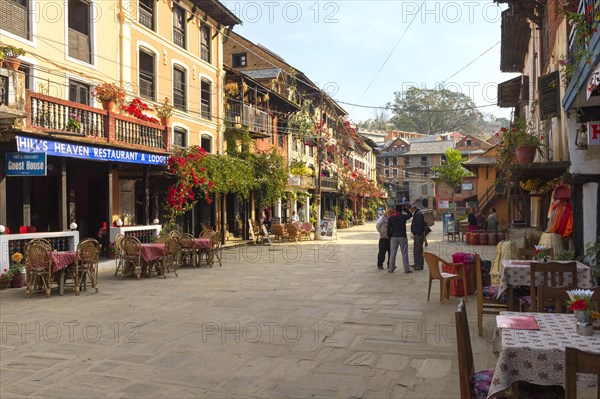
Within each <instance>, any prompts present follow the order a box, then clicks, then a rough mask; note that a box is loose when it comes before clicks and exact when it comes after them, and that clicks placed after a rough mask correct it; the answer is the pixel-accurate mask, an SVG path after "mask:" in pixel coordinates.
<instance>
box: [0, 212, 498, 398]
mask: <svg viewBox="0 0 600 399" xmlns="http://www.w3.org/2000/svg"><path fill="white" fill-rule="evenodd" d="M440 230H441V225H440V224H439V223H438V224H436V226H435V231H434V237H437V238H438V241H439V239H440V235H441V234H440ZM377 239H378V235H377V233H376V232H375V225H374V223H368V224H367V225H365V226H357V227H353V228H351V229H348V230H342V231H340V232H339V238H338V240H337V241H334V242H323V241H320V242H303V243H301V244H299V245H298V244H274V245H273V246H271V247H254V246H247V247H239V248H236V249H232V250H228V251H226V252H225V253H224V254H225V259H224V263H223V266H222V267H218V266H216V267H213V268H207V267H205V266H203V267H202V268H201V269H197V270H193V269H191V268H189V267H185V268H183V269H180V271H179V278H176V277H175V276H174V275H172V274H171V275H169V276H168V278H167V279H166V280H163V279H162V278H156V277H154V278H151V279H147V278H142V280H141V281H136V280H135V279H129V278H122V277H120V276H119V277H114V276H113V273H112V270H111V269H112V267H113V265H114V261H110V262H106V263H105V264H104V265H103V271H102V272H101V275H100V292H99V293H98V294H95V293H94V292H93V291H90V290H88V291H87V292H82V294H81V296H79V297H75V295H74V292H73V290H72V288H67V289H66V290H65V296H63V297H60V296H59V295H58V292H57V290H54V291H53V294H52V297H51V298H50V299H46V298H45V296H44V295H42V294H34V295H33V296H32V297H31V298H29V299H27V300H26V299H25V298H24V289H10V290H6V291H2V292H1V293H0V317H1V327H2V340H1V343H0V352H1V353H0V366H1V371H0V397H2V398H10V397H55V398H58V397H60V398H75V397H77V398H85V397H93V398H98V397H111V398H113V397H114V398H118V397H123V398H135V397H151V398H161V397H163V398H167V397H168V398H198V397H206V398H246V397H258V398H310V397H313V398H323V397H335V398H351V397H363V398H458V397H459V385H458V363H457V359H456V343H455V330H454V324H453V320H454V313H453V312H454V310H455V309H456V305H457V303H458V300H457V299H456V298H454V297H451V298H450V299H449V300H447V301H446V303H445V304H443V305H441V304H439V302H438V300H437V298H438V296H439V285H438V283H437V282H434V285H433V288H432V300H431V301H430V302H427V301H426V296H427V281H428V272H427V270H425V271H421V272H415V273H413V274H404V273H402V272H401V268H400V269H398V270H397V272H396V273H394V274H390V273H387V272H386V271H385V270H378V269H377V268H376V262H375V258H376V252H377ZM434 241H435V240H434ZM476 248H477V249H478V250H479V251H480V252H481V250H484V252H483V257H484V258H485V259H491V257H492V256H493V254H494V251H495V248H494V247H476ZM428 249H430V250H432V249H433V250H434V252H437V253H439V254H441V255H442V256H443V257H445V258H446V259H450V255H451V254H452V253H454V252H457V251H459V250H464V249H467V248H465V247H463V246H461V245H460V244H456V243H447V242H433V241H432V242H431V244H430V246H429V248H428ZM470 249H471V250H473V249H474V248H470ZM410 251H411V253H412V247H411V248H410ZM411 258H412V255H411ZM109 267H110V269H108V268H109ZM467 306H468V311H469V317H470V322H471V325H472V326H473V328H472V333H471V337H472V341H473V351H474V354H475V365H476V368H477V369H483V368H488V367H492V366H493V364H494V362H495V358H494V356H493V355H492V353H491V350H490V346H489V341H486V340H485V339H483V338H479V337H478V336H477V333H476V317H475V316H476V307H475V306H476V302H475V297H474V296H471V297H470V298H469V303H468V305H467ZM486 321H487V322H488V323H493V322H494V320H493V318H492V317H489V318H486ZM488 327H490V326H488ZM490 331H491V330H490Z"/></svg>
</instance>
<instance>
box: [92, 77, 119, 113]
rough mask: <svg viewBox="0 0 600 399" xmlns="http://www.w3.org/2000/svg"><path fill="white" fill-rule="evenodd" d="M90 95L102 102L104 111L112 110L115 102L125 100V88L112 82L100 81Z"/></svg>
mask: <svg viewBox="0 0 600 399" xmlns="http://www.w3.org/2000/svg"><path fill="white" fill-rule="evenodd" d="M92 95H93V96H94V98H96V100H99V101H100V102H101V103H102V108H103V109H104V110H105V111H112V110H113V108H114V106H115V104H122V103H123V101H124V100H125V90H123V89H122V88H120V87H119V86H117V85H116V84H114V83H102V84H100V85H98V86H96V87H95V88H94V91H93V92H92Z"/></svg>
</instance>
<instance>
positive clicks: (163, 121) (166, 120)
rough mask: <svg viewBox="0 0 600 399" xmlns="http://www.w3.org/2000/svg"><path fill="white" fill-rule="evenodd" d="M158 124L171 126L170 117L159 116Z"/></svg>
mask: <svg viewBox="0 0 600 399" xmlns="http://www.w3.org/2000/svg"><path fill="white" fill-rule="evenodd" d="M160 124H161V125H163V126H171V118H165V117H164V116H161V117H160Z"/></svg>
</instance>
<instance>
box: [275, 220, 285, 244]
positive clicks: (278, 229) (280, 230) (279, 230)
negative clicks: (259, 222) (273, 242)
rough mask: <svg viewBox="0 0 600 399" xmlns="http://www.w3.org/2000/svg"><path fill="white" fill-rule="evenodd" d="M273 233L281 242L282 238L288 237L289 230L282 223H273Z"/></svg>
mask: <svg viewBox="0 0 600 399" xmlns="http://www.w3.org/2000/svg"><path fill="white" fill-rule="evenodd" d="M273 235H274V236H275V237H277V242H281V240H282V239H284V238H287V237H288V235H287V231H286V230H285V227H284V226H283V225H282V224H274V225H273Z"/></svg>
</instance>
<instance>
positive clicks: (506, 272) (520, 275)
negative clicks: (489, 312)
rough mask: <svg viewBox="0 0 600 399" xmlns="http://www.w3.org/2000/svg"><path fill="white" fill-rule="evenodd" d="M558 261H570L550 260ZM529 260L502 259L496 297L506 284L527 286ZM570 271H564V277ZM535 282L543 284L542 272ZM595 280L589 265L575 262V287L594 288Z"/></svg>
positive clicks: (567, 275) (529, 275)
mask: <svg viewBox="0 0 600 399" xmlns="http://www.w3.org/2000/svg"><path fill="white" fill-rule="evenodd" d="M552 262H559V263H568V262H572V261H554V260H553V261H552ZM530 263H531V262H530V261H526V260H503V261H502V270H501V271H500V289H499V290H498V298H499V297H500V295H501V294H502V293H504V292H505V291H506V290H507V289H508V286H509V285H511V286H513V287H515V286H517V285H525V286H527V287H529V285H530V284H531V269H530V267H529V264H530ZM570 275H571V273H566V274H565V277H566V278H568V281H571V279H570ZM536 284H543V280H542V274H541V273H539V274H538V276H537V280H536ZM595 286H596V282H595V281H594V277H593V274H592V270H591V269H590V268H589V266H587V265H584V264H583V263H581V262H577V288H587V289H589V288H594V287H595Z"/></svg>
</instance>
